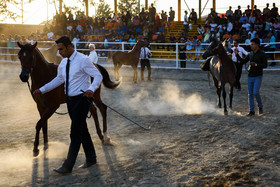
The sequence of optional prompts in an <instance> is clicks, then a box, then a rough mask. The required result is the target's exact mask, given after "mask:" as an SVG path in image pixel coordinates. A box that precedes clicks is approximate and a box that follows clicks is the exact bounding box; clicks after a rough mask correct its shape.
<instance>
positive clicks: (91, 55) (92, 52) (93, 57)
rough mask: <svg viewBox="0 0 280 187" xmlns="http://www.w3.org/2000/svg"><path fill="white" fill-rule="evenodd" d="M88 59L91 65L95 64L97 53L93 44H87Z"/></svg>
mask: <svg viewBox="0 0 280 187" xmlns="http://www.w3.org/2000/svg"><path fill="white" fill-rule="evenodd" d="M89 51H90V53H89V58H90V60H91V62H92V63H94V64H97V62H98V56H97V53H96V51H95V45H94V44H89Z"/></svg>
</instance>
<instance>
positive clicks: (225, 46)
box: [223, 38, 233, 53]
mask: <svg viewBox="0 0 280 187" xmlns="http://www.w3.org/2000/svg"><path fill="white" fill-rule="evenodd" d="M223 46H224V48H225V50H226V51H228V52H230V53H232V52H233V51H232V49H231V43H230V41H229V39H228V38H227V39H225V40H224V41H223Z"/></svg>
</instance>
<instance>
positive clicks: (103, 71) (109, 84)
mask: <svg viewBox="0 0 280 187" xmlns="http://www.w3.org/2000/svg"><path fill="white" fill-rule="evenodd" d="M97 67H98V69H99V71H100V73H101V75H102V76H103V81H102V82H103V84H104V86H105V87H106V88H110V89H115V88H117V87H119V85H120V84H121V80H119V81H115V82H113V81H111V79H110V76H109V73H108V71H107V70H106V69H105V68H104V67H103V66H101V65H99V64H97Z"/></svg>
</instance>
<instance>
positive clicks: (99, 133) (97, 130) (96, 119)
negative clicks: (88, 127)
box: [89, 105, 103, 141]
mask: <svg viewBox="0 0 280 187" xmlns="http://www.w3.org/2000/svg"><path fill="white" fill-rule="evenodd" d="M89 111H90V113H91V115H92V117H93V119H94V123H95V127H96V132H97V134H98V136H99V138H100V140H101V141H103V135H102V133H101V129H100V125H99V120H98V115H97V111H96V108H95V107H94V106H93V105H91V107H90V109H89Z"/></svg>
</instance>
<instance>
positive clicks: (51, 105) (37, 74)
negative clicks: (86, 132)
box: [17, 42, 120, 156]
mask: <svg viewBox="0 0 280 187" xmlns="http://www.w3.org/2000/svg"><path fill="white" fill-rule="evenodd" d="M17 44H18V46H19V47H20V48H21V49H20V51H19V53H18V57H19V59H20V63H21V68H22V70H21V74H20V79H21V81H22V82H28V79H29V75H30V77H31V88H30V92H31V93H33V91H34V90H35V89H38V88H40V87H42V86H43V85H45V84H46V83H48V82H50V81H51V80H52V79H53V78H54V77H56V74H57V67H58V66H57V65H55V64H52V63H48V62H47V61H46V60H45V58H44V56H43V55H42V54H41V52H40V51H39V49H38V48H36V45H37V42H36V43H35V44H34V45H31V44H25V45H22V44H20V43H19V42H18V43H17ZM98 69H99V71H100V72H101V74H102V76H103V84H104V85H105V87H107V88H110V89H114V88H117V87H118V86H119V84H120V82H112V81H111V80H110V77H109V74H108V72H107V71H106V69H104V68H103V67H102V66H100V65H98ZM100 92H101V86H100V87H99V88H98V89H97V90H96V91H95V93H94V103H95V105H96V106H97V107H98V108H99V110H100V112H101V114H102V117H103V134H102V132H101V129H100V127H99V122H98V117H97V110H96V108H95V107H94V105H91V108H90V112H91V114H92V116H93V118H94V121H95V126H96V131H97V134H98V136H99V138H100V139H101V141H102V142H104V141H105V142H106V141H108V140H109V138H108V137H107V116H106V115H107V114H106V110H107V106H106V105H105V104H104V103H103V102H102V100H101V97H100ZM32 97H33V99H34V101H35V102H36V104H37V109H38V111H39V114H40V117H41V118H40V120H39V121H38V122H37V124H36V135H35V141H34V149H33V155H34V156H37V155H38V154H39V149H38V145H39V133H40V130H41V129H42V130H43V136H44V149H47V148H48V133H47V129H48V124H47V122H48V119H49V118H50V117H51V116H52V115H53V113H54V112H55V111H56V109H58V108H59V106H60V104H62V103H65V99H66V98H65V93H64V85H63V84H62V85H60V86H59V87H57V88H55V89H54V90H52V91H50V92H48V93H46V94H44V95H42V96H38V95H36V96H34V95H32Z"/></svg>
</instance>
